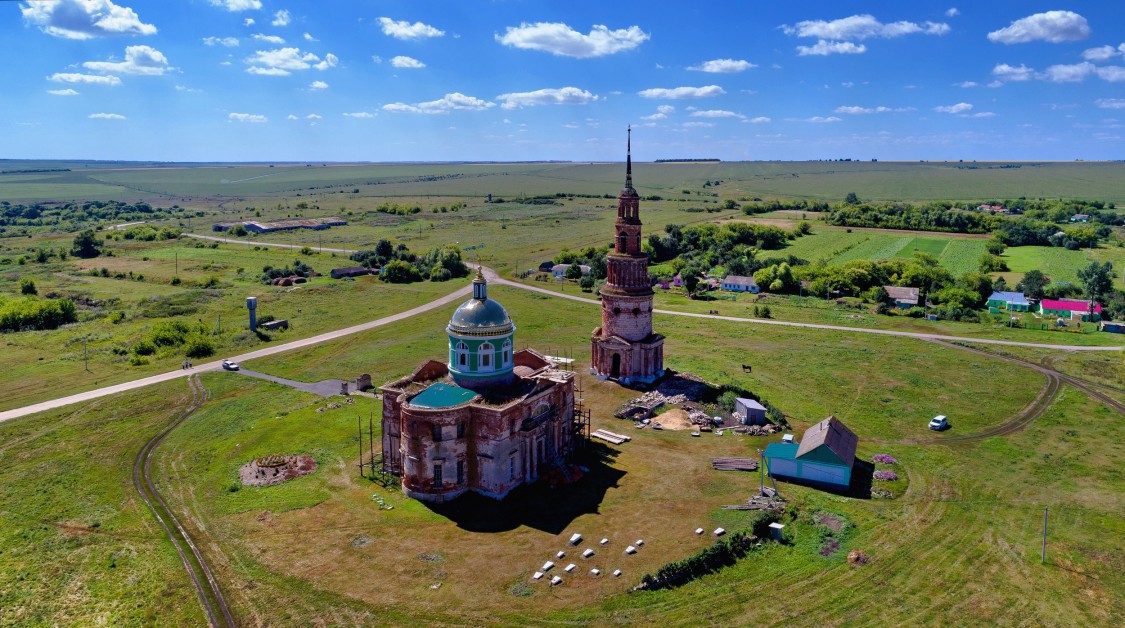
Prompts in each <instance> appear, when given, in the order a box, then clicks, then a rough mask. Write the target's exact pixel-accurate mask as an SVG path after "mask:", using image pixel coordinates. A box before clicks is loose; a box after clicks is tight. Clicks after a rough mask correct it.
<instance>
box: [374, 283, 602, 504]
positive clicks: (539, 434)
mask: <svg viewBox="0 0 1125 628" xmlns="http://www.w3.org/2000/svg"><path fill="white" fill-rule="evenodd" d="M445 331H446V333H447V334H448V337H449V345H448V349H449V353H448V360H447V362H446V363H444V364H443V363H441V362H438V361H436V360H429V361H427V362H426V363H424V364H422V366H420V367H419V368H418V369H417V370H415V371H414V372H413V373H411V374H410V375H407V376H406V377H403V378H401V379H398V380H396V381H393V382H390V383H388V384H385V385H384V386H382V387H381V388H380V389H379V392H380V393H381V394H382V397H383V417H382V427H383V468H384V470H385V471H387V472H390V473H393V474H395V475H398V476H401V478H402V490H403V492H404V493H406V494H407V495H409V496H410V497H413V498H415V499H419V500H422V501H428V502H446V501H449V500H452V499H454V498H456V497H458V496H460V495H462V494H464V493H465V492H467V491H475V492H477V493H480V494H482V495H485V496H488V497H492V498H494V499H503V498H504V497H505V496H506V495H507V494H508V493H509V492H511V490H512V489H514V488H516V487H517V486H519V485H521V484H525V483H527V484H530V483H532V482H535V481H536V480H538V479H539V478H540V477H542V476H543V475H544V474H545V473H546V472H547V471H548V470H549V469H552V468H555V467H559V466H562V465H564V464H565V463H566V462H568V461H569V460H570V458H571V455H572V454H573V452H574V448H575V447H576V446H577V445H578V444H579V443H580V442H581V438H582V436H581V429H582V426H581V425H580V424H578V423H576V422H575V420H574V373H573V372H571V371H566V370H561V369H559V368H557V367H556V366H555V364H554V363H553V362H552V361H550V360H549V359H547V358H546V357H544V356H543V355H540V354H539V353H537V352H536V351H534V350H531V349H524V350H522V351H515V350H514V348H515V345H514V337H515V331H516V326H515V325H514V324H513V323H512V319H511V318H510V317H509V316H508V312H507V311H506V310H505V309H504V307H503V306H502V305H500V304H499V303H498V302H496V301H495V300H493V299H490V298H488V284H487V282H486V281H485V278H484V275H483V274H482V273H481V272H480V271H479V270H478V272H477V276H476V279H474V280H473V297H472V298H471V299H469V300H468V301H466V302H465V303H463V304H462V305H461V306H460V307H458V308H457V310H456V311H455V312H454V313H453V317H452V318H451V319H450V321H449V324H448V325H447V326H446V328H445Z"/></svg>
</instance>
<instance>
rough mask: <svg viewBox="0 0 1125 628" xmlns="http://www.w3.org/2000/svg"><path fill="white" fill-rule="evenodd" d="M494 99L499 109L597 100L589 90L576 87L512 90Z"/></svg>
mask: <svg viewBox="0 0 1125 628" xmlns="http://www.w3.org/2000/svg"><path fill="white" fill-rule="evenodd" d="M496 100H500V101H503V102H501V103H500V108H501V109H520V108H522V107H537V106H539V105H585V104H586V103H591V102H594V101H596V100H598V97H597V96H596V95H594V94H591V93H590V92H588V91H586V90H584V89H579V88H577V87H563V88H559V89H537V90H535V91H533V92H514V93H510V94H500V95H499V96H497V97H496Z"/></svg>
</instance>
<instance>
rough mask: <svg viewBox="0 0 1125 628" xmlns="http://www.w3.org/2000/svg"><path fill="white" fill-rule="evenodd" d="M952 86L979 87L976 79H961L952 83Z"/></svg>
mask: <svg viewBox="0 0 1125 628" xmlns="http://www.w3.org/2000/svg"><path fill="white" fill-rule="evenodd" d="M954 87H980V83H978V82H976V81H962V82H960V83H954Z"/></svg>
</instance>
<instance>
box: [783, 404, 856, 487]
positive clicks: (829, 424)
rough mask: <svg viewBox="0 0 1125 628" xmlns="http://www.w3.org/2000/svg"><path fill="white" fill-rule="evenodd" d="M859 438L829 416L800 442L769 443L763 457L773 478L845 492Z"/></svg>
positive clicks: (849, 481) (812, 428)
mask: <svg viewBox="0 0 1125 628" xmlns="http://www.w3.org/2000/svg"><path fill="white" fill-rule="evenodd" d="M858 444H859V437H858V436H856V435H855V432H852V431H851V430H849V429H848V428H847V426H846V425H844V424H843V423H842V422H841V421H840V419H837V418H836V417H834V416H830V417H828V418H827V419H824V420H823V421H821V422H820V423H817V424H816V425H814V426H812V427H810V428H809V429H808V430H806V431H805V434H804V436H803V437H802V438H801V442H800V443H785V442H782V443H770V444H769V446H768V447H766V451H765V453H764V454H763V455H764V457H765V460H766V472H767V473H769V474H770V476H771V477H777V478H782V479H788V480H795V481H797V482H799V483H808V484H813V485H825V486H828V487H830V488H834V489H846V488H847V487H848V486H850V485H851V481H852V467H854V466H855V450H856V446H857V445H858Z"/></svg>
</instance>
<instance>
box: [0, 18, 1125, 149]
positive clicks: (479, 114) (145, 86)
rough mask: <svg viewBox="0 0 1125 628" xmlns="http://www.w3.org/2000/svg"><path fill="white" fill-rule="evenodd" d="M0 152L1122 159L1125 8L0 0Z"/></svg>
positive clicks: (1124, 87) (1124, 100)
mask: <svg viewBox="0 0 1125 628" xmlns="http://www.w3.org/2000/svg"><path fill="white" fill-rule="evenodd" d="M0 37H2V40H3V41H4V45H3V46H0V64H2V67H3V68H4V70H3V73H2V74H0V77H2V80H3V83H4V85H3V89H2V90H0V158H11V159H18V158H26V159H121V160H159V161H335V162H346V161H461V160H491V161H525V160H574V161H602V160H615V161H618V160H621V159H623V156H624V155H623V153H624V143H625V142H624V140H625V129H626V127H627V126H629V125H632V127H633V146H634V157H635V159H637V160H639V161H651V160H655V159H676V158H720V159H723V160H732V161H733V160H807V159H838V158H851V159H859V160H868V159H881V160H918V159H933V160H939V159H965V160H971V159H977V160H989V159H1030V160H1041V159H1051V160H1073V159H1086V160H1100V159H1122V158H1125V150H1123V149H1122V146H1123V143H1122V139H1123V138H1125V3H1122V2H1118V1H1100V2H1071V3H1064V2H1039V1H1035V0H1012V1H1008V0H989V1H988V2H983V1H980V0H977V1H974V2H967V1H952V2H930V1H927V0H916V1H913V2H898V1H889V0H888V1H884V2H838V1H835V0H833V1H815V0H814V1H802V2H762V1H759V0H737V1H735V0H728V1H725V2H707V1H696V2H651V1H649V2H633V1H631V0H613V1H609V2H607V1H605V0H602V1H600V2H588V1H586V0H568V1H566V2H548V1H540V2H533V1H530V0H528V1H519V0H492V1H484V0H459V1H452V0H445V1H428V0H403V1H386V2H366V1H361V0H348V1H339V0H338V1H322V2H304V1H296V0H162V1H154V0H153V1H150V0H51V1H43V2H9V1H3V2H0Z"/></svg>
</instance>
